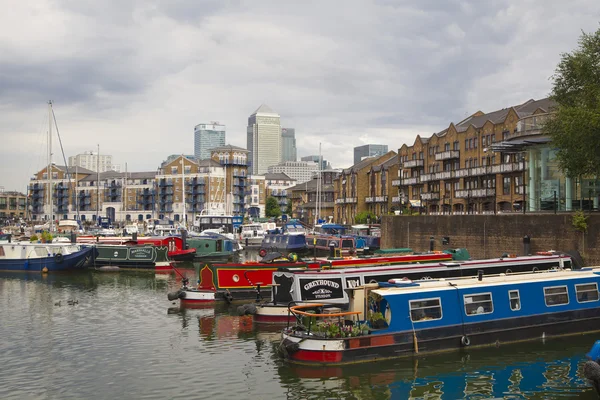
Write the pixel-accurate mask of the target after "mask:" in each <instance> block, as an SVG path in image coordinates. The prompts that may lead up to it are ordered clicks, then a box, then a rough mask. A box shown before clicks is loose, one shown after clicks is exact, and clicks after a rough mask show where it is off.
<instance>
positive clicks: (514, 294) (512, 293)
mask: <svg viewBox="0 0 600 400" xmlns="http://www.w3.org/2000/svg"><path fill="white" fill-rule="evenodd" d="M508 299H509V301H510V309H511V310H513V311H519V310H520V309H521V298H520V296H519V291H518V290H509V291H508Z"/></svg>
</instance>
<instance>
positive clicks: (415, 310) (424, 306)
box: [408, 298, 442, 322]
mask: <svg viewBox="0 0 600 400" xmlns="http://www.w3.org/2000/svg"><path fill="white" fill-rule="evenodd" d="M408 303H409V305H410V319H411V320H412V321H413V322H422V321H432V320H436V319H442V305H441V302H440V299H439V298H436V299H420V300H410V301H409V302H408Z"/></svg>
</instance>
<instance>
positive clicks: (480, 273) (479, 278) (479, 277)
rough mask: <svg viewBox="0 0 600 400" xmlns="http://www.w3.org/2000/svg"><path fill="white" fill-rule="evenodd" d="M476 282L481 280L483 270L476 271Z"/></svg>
mask: <svg viewBox="0 0 600 400" xmlns="http://www.w3.org/2000/svg"><path fill="white" fill-rule="evenodd" d="M477 280H478V281H481V280H483V270H482V269H478V270H477Z"/></svg>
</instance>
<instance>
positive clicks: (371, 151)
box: [354, 144, 388, 164]
mask: <svg viewBox="0 0 600 400" xmlns="http://www.w3.org/2000/svg"><path fill="white" fill-rule="evenodd" d="M387 152H388V147H387V144H365V145H364V146H358V147H355V148H354V164H358V163H359V162H360V160H362V159H363V158H365V157H374V156H382V155H384V154H385V153H387Z"/></svg>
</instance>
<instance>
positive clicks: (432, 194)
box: [421, 192, 440, 200]
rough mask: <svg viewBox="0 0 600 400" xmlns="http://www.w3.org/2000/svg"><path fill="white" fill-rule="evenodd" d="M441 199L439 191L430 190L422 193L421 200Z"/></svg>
mask: <svg viewBox="0 0 600 400" xmlns="http://www.w3.org/2000/svg"><path fill="white" fill-rule="evenodd" d="M439 199H440V193H439V192H429V193H422V194H421V200H439Z"/></svg>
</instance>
